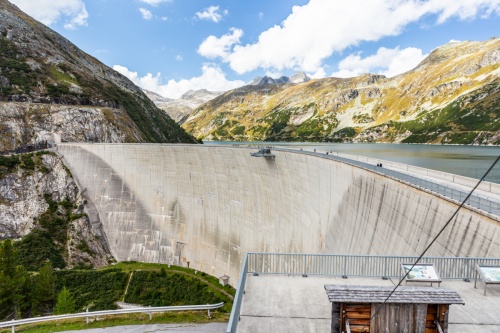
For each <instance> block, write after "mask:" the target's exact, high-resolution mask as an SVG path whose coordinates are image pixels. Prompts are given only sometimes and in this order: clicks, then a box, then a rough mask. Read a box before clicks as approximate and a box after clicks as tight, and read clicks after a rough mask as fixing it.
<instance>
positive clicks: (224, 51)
mask: <svg viewBox="0 0 500 333" xmlns="http://www.w3.org/2000/svg"><path fill="white" fill-rule="evenodd" d="M230 30H231V33H229V34H226V35H223V36H222V37H220V38H217V37H215V36H208V37H207V39H205V40H204V41H203V42H202V43H201V44H200V46H199V47H198V53H199V54H201V55H202V56H204V57H207V58H211V59H214V58H217V57H220V58H223V59H226V58H227V56H228V55H229V53H230V51H231V48H232V47H233V45H235V44H239V42H240V38H241V36H243V30H241V29H236V28H231V29H230Z"/></svg>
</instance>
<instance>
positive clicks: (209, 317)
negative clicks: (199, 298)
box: [207, 303, 212, 319]
mask: <svg viewBox="0 0 500 333" xmlns="http://www.w3.org/2000/svg"><path fill="white" fill-rule="evenodd" d="M207 305H210V304H209V303H207ZM211 318H212V316H210V309H208V319H211Z"/></svg>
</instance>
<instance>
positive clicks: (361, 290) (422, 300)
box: [325, 284, 465, 304]
mask: <svg viewBox="0 0 500 333" xmlns="http://www.w3.org/2000/svg"><path fill="white" fill-rule="evenodd" d="M393 289H394V288H393V287H379V286H347V285H329V284H326V285H325V290H326V293H327V295H328V299H329V300H330V302H334V303H383V302H384V301H385V300H386V298H387V296H389V294H390V293H391V291H392V290H393ZM387 303H413V304H465V303H464V301H463V300H462V298H461V297H460V295H458V293H457V292H456V291H454V290H451V289H446V288H433V287H404V286H400V287H398V289H397V290H396V291H395V292H394V293H393V294H392V295H391V297H390V298H389V299H388V300H387Z"/></svg>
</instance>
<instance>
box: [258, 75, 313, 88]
mask: <svg viewBox="0 0 500 333" xmlns="http://www.w3.org/2000/svg"><path fill="white" fill-rule="evenodd" d="M310 79H311V78H310V77H308V76H307V75H306V74H305V73H303V72H299V73H296V74H294V75H292V76H291V77H288V76H281V77H279V78H277V79H273V78H272V77H270V76H264V77H261V76H256V77H255V78H254V79H253V80H252V81H250V82H249V83H248V85H250V86H258V85H266V84H286V83H293V84H297V83H302V82H307V81H309V80H310Z"/></svg>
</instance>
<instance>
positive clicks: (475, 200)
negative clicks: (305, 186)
mask: <svg viewBox="0 0 500 333" xmlns="http://www.w3.org/2000/svg"><path fill="white" fill-rule="evenodd" d="M273 150H276V151H286V152H291V153H296V154H305V155H312V156H318V157H322V158H327V159H331V160H335V161H338V162H342V163H345V164H349V165H353V166H357V167H360V168H363V169H366V170H370V171H373V172H376V173H380V174H384V175H386V176H388V177H391V178H394V179H398V180H400V181H403V182H405V183H408V184H410V185H414V186H417V187H420V188H423V189H426V190H429V191H432V192H434V193H437V194H440V195H442V196H445V197H447V198H450V199H452V200H455V201H456V202H459V203H461V202H462V201H463V200H464V199H465V198H466V197H467V195H468V192H465V191H462V190H459V189H456V188H453V187H450V186H446V185H443V184H438V183H436V182H433V181H430V180H426V179H422V178H419V177H416V176H411V175H408V174H405V173H402V172H398V171H395V170H390V169H386V168H382V167H378V166H376V165H372V164H369V163H366V162H361V161H356V160H352V159H348V158H345V157H341V156H336V155H332V154H328V155H327V154H324V153H318V152H310V151H304V150H296V149H288V148H273ZM478 181H479V180H478ZM466 204H467V205H469V206H471V207H474V208H478V209H480V210H483V211H485V212H488V213H490V214H494V215H497V216H500V202H499V201H497V200H494V199H492V198H484V197H482V196H480V195H477V194H472V195H471V197H470V198H469V199H468V200H467V201H466Z"/></svg>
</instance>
